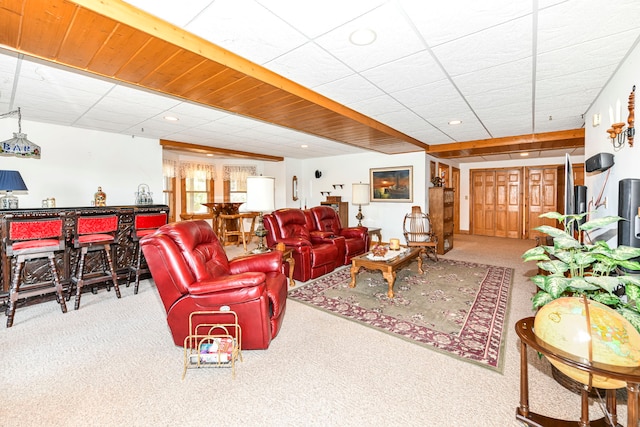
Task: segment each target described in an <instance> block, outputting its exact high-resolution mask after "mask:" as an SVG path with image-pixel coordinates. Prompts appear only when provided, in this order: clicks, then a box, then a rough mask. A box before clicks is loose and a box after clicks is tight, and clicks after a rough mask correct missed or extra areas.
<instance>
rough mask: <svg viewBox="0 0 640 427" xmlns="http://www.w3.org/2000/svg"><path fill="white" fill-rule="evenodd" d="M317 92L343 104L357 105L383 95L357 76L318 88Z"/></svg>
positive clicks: (353, 75)
mask: <svg viewBox="0 0 640 427" xmlns="http://www.w3.org/2000/svg"><path fill="white" fill-rule="evenodd" d="M315 90H316V92H318V93H320V94H322V95H324V96H326V97H327V98H330V99H333V100H334V101H337V102H339V103H341V104H347V103H349V104H355V103H357V102H360V101H363V100H365V99H370V98H375V97H377V96H380V95H382V94H383V92H382V91H381V90H380V89H378V88H377V87H376V86H374V85H372V84H371V83H370V82H369V81H368V80H366V79H364V78H363V77H361V76H359V75H357V74H352V75H350V76H348V77H345V78H342V79H340V80H336V81H333V82H330V83H327V84H324V85H321V86H318V87H316V88H315Z"/></svg>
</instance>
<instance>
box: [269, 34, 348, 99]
mask: <svg viewBox="0 0 640 427" xmlns="http://www.w3.org/2000/svg"><path fill="white" fill-rule="evenodd" d="M264 65H265V67H267V68H269V69H270V70H272V71H273V72H275V73H278V74H280V75H282V76H286V77H287V78H288V79H290V80H293V81H294V82H296V83H299V84H301V85H303V86H306V87H309V88H315V87H317V86H320V85H322V84H325V83H329V82H332V81H334V80H338V79H341V78H343V77H346V76H349V75H351V74H353V70H351V69H350V68H349V67H347V66H346V65H345V64H343V63H342V62H340V61H339V60H337V59H336V58H335V57H334V56H332V55H331V54H329V53H328V52H327V51H325V50H324V49H322V48H321V47H320V46H318V45H317V44H315V43H311V42H310V43H306V44H304V45H303V46H300V47H298V48H297V49H294V50H292V51H290V52H288V53H285V54H284V55H281V56H279V57H277V58H275V59H274V60H272V61H269V62H267V63H266V64H264Z"/></svg>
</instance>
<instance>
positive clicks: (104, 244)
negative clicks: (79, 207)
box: [71, 215, 120, 310]
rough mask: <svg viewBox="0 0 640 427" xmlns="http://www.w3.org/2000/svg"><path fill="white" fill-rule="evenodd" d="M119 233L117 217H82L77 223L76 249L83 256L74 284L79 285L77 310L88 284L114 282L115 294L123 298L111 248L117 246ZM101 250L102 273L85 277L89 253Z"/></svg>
mask: <svg viewBox="0 0 640 427" xmlns="http://www.w3.org/2000/svg"><path fill="white" fill-rule="evenodd" d="M117 231H118V216H117V215H93V216H92V215H80V216H78V220H77V221H76V230H75V235H74V236H73V247H74V248H76V249H80V257H79V259H78V262H77V264H76V268H75V271H74V274H73V276H72V277H71V282H72V283H74V284H75V285H76V302H75V309H76V310H77V309H78V308H80V295H81V294H82V288H83V287H84V286H87V285H94V284H96V283H102V282H104V281H107V280H111V282H112V283H113V287H114V289H115V291H116V296H117V297H118V298H120V288H119V287H118V275H117V274H116V270H115V266H114V264H113V260H112V258H111V245H112V244H114V243H115V239H116V232H117ZM94 251H101V255H100V258H101V261H102V274H97V275H94V274H91V277H89V278H87V279H85V278H84V269H85V261H86V256H87V253H89V252H94Z"/></svg>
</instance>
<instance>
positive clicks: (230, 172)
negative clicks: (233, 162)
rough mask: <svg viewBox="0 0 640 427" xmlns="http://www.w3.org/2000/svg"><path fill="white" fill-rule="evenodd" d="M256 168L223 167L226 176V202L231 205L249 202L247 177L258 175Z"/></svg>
mask: <svg viewBox="0 0 640 427" xmlns="http://www.w3.org/2000/svg"><path fill="white" fill-rule="evenodd" d="M256 171H257V170H256V167H255V166H230V165H225V166H224V167H223V174H224V201H225V202H231V203H244V202H246V201H247V177H248V176H254V175H256Z"/></svg>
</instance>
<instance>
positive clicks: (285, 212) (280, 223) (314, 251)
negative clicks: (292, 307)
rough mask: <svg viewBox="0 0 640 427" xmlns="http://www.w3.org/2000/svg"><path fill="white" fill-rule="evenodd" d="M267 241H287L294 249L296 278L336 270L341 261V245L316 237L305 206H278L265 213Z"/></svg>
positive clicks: (303, 280) (286, 243) (270, 244)
mask: <svg viewBox="0 0 640 427" xmlns="http://www.w3.org/2000/svg"><path fill="white" fill-rule="evenodd" d="M264 227H265V229H266V230H267V236H266V237H267V245H268V246H269V247H273V246H275V245H276V244H277V243H280V242H282V243H284V244H285V245H286V247H287V248H289V249H292V250H293V259H294V260H295V269H294V271H293V278H294V279H296V280H300V281H302V282H306V281H307V280H310V279H315V278H316V277H320V276H322V275H324V274H327V273H330V272H332V271H333V270H334V269H335V268H336V267H337V266H339V265H340V264H341V263H339V262H338V261H337V260H338V252H339V251H338V246H337V245H336V244H334V243H333V242H330V241H329V242H327V241H325V240H322V239H319V240H312V238H311V234H310V231H309V225H308V223H307V218H306V216H305V214H304V212H303V211H302V210H301V209H278V210H276V211H273V212H272V213H270V214H267V215H264Z"/></svg>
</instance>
